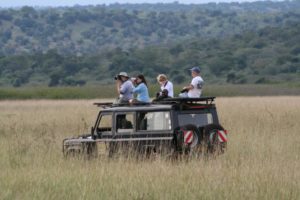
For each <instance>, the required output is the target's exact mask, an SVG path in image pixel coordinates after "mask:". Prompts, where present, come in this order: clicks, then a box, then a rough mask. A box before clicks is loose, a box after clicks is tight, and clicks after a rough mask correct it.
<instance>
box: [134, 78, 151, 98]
mask: <svg viewBox="0 0 300 200" xmlns="http://www.w3.org/2000/svg"><path fill="white" fill-rule="evenodd" d="M133 81H134V83H135V84H136V85H137V86H136V87H135V88H133V93H134V94H137V97H136V99H132V100H131V101H130V102H131V103H149V102H150V97H149V93H148V86H147V81H146V79H145V77H144V75H142V74H140V75H138V76H137V77H136V78H135V79H134V80H133Z"/></svg>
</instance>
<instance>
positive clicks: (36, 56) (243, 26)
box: [0, 1, 300, 87]
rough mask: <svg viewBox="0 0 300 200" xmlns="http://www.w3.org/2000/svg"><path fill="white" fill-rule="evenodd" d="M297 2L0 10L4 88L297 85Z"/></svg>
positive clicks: (299, 47) (1, 83) (0, 61)
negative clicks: (163, 81)
mask: <svg viewBox="0 0 300 200" xmlns="http://www.w3.org/2000/svg"><path fill="white" fill-rule="evenodd" d="M299 21H300V2H299V1H284V2H276V3H274V2H255V3H221V4H214V3H210V4H204V5H181V4H178V3H173V4H153V5H152V4H124V5H122V4H113V5H110V6H76V7H60V8H37V9H34V8H32V7H22V8H20V9H0V27H1V29H0V86H14V87H21V86H50V87H53V86H83V85H99V84H105V85H106V84H111V83H113V77H114V75H115V74H117V73H119V72H120V71H127V72H129V73H130V75H135V74H137V73H143V74H145V75H146V77H147V79H148V80H149V81H150V82H152V83H154V82H155V77H156V76H157V74H158V73H165V74H167V75H168V76H169V77H170V80H171V81H173V82H174V83H175V84H183V83H187V82H189V81H190V75H189V72H188V70H187V69H189V68H190V67H192V66H194V65H200V66H201V68H202V75H203V77H204V79H205V81H206V83H208V84H224V83H228V84H269V83H286V82H291V83H295V82H299V81H300V72H299V70H300V67H299V66H300V43H299V41H300V24H299Z"/></svg>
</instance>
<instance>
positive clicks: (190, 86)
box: [183, 84, 194, 90]
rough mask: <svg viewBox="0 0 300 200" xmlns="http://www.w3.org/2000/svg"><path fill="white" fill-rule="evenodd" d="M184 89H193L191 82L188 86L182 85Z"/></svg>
mask: <svg viewBox="0 0 300 200" xmlns="http://www.w3.org/2000/svg"><path fill="white" fill-rule="evenodd" d="M183 89H184V90H192V89H194V86H193V85H192V84H190V85H189V86H185V87H183Z"/></svg>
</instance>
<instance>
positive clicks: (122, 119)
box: [116, 113, 134, 133]
mask: <svg viewBox="0 0 300 200" xmlns="http://www.w3.org/2000/svg"><path fill="white" fill-rule="evenodd" d="M133 119H134V118H133V113H122V114H118V115H117V116H116V129H117V132H118V133H124V132H132V131H133V125H134V123H133V121H134V120H133Z"/></svg>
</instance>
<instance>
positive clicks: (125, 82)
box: [115, 72, 134, 103]
mask: <svg viewBox="0 0 300 200" xmlns="http://www.w3.org/2000/svg"><path fill="white" fill-rule="evenodd" d="M115 79H116V85H117V91H118V94H119V98H118V103H129V100H130V99H132V98H133V88H134V86H133V84H132V82H131V80H130V79H129V76H128V75H127V73H126V72H120V73H119V74H118V75H117V76H116V77H115Z"/></svg>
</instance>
